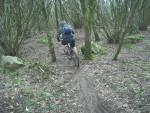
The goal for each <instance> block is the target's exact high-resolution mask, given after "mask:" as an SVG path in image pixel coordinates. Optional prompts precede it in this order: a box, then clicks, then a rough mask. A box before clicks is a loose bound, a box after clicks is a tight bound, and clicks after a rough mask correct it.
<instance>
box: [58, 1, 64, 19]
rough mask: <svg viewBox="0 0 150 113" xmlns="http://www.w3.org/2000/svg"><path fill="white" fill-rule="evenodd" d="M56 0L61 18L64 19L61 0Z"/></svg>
mask: <svg viewBox="0 0 150 113" xmlns="http://www.w3.org/2000/svg"><path fill="white" fill-rule="evenodd" d="M58 1H59V8H60V16H61V20H64V15H63V9H62V1H61V0H58Z"/></svg>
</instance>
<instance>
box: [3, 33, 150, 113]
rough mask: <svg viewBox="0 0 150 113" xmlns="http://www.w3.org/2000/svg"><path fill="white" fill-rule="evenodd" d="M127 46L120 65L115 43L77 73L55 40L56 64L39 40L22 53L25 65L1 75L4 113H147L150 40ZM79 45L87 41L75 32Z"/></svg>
mask: <svg viewBox="0 0 150 113" xmlns="http://www.w3.org/2000/svg"><path fill="white" fill-rule="evenodd" d="M142 34H143V35H144V36H146V38H145V39H144V40H143V41H142V42H140V43H137V44H136V45H131V46H130V47H128V46H125V47H124V48H123V49H122V52H121V54H120V56H119V59H120V60H118V61H116V62H114V61H111V58H112V56H113V53H114V50H115V49H114V48H116V45H107V44H103V46H105V47H106V48H107V54H106V55H103V56H98V57H97V59H96V60H94V61H90V62H88V61H81V67H80V68H79V69H77V68H74V66H73V65H72V63H71V62H70V61H69V60H68V59H67V58H66V57H65V55H64V54H63V47H62V46H61V44H59V43H57V42H56V40H54V42H56V44H55V50H56V56H57V63H56V64H52V63H51V62H50V57H48V45H47V44H44V43H41V42H39V38H40V37H42V38H43V36H44V34H41V36H37V37H36V36H35V37H34V38H32V39H29V40H27V41H26V42H25V45H24V47H23V49H22V51H21V55H22V57H23V58H24V59H25V60H26V61H27V66H26V67H24V68H23V69H21V70H19V71H18V72H17V73H11V74H1V75H0V80H1V81H0V95H1V96H0V113H1V112H2V113H10V112H14V113H24V112H27V113H149V112H150V95H149V94H150V63H149V62H150V37H149V34H150V33H148V32H142ZM76 37H77V40H76V41H77V46H78V47H79V46H81V44H82V42H83V38H84V34H83V31H82V30H78V31H77V33H76Z"/></svg>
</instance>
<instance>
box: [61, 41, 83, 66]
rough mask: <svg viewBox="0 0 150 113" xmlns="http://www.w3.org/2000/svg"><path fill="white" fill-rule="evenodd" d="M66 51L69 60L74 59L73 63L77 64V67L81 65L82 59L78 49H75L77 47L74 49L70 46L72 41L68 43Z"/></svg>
mask: <svg viewBox="0 0 150 113" xmlns="http://www.w3.org/2000/svg"><path fill="white" fill-rule="evenodd" d="M64 53H65V54H66V55H67V57H68V59H69V60H71V61H73V63H74V65H75V66H77V67H79V66H80V61H79V56H78V53H77V51H75V49H73V48H72V47H71V46H70V43H68V44H67V45H66V46H65V50H64Z"/></svg>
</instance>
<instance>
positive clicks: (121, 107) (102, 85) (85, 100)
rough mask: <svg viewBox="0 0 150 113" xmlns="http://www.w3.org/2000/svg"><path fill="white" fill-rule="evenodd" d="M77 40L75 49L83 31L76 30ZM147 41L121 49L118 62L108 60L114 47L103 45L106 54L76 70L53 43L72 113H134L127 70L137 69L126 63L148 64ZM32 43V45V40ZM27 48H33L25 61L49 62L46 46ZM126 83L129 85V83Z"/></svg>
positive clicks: (29, 45) (84, 63) (58, 45)
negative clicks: (72, 107) (134, 46)
mask: <svg viewBox="0 0 150 113" xmlns="http://www.w3.org/2000/svg"><path fill="white" fill-rule="evenodd" d="M147 36H148V35H147ZM76 37H77V40H76V41H77V42H76V43H77V47H80V46H81V45H82V43H83V38H84V34H83V31H82V30H79V32H78V33H77V34H76ZM148 40H149V39H145V40H144V41H143V42H141V43H138V44H136V46H137V47H136V48H138V49H136V48H135V49H133V50H132V49H131V50H127V49H126V48H123V49H122V52H121V54H120V56H119V57H120V59H121V60H119V61H117V62H113V61H111V58H112V55H113V53H114V48H116V47H115V46H114V45H106V48H107V49H108V50H107V55H105V56H100V57H99V58H97V60H95V61H91V62H86V61H84V62H83V61H82V62H81V66H80V68H79V69H77V68H75V67H74V66H73V64H72V63H71V61H70V60H68V59H67V57H66V56H65V55H64V54H63V46H61V44H60V43H58V42H57V41H56V40H54V41H55V42H56V44H55V50H56V56H57V62H56V67H57V68H58V69H59V71H60V74H61V76H62V79H63V80H64V86H65V88H66V89H67V90H68V93H70V95H72V97H73V99H74V102H73V104H74V106H75V108H76V109H77V110H76V111H73V113H74V112H76V113H133V108H132V107H133V106H131V105H128V103H129V102H130V100H129V99H130V97H129V96H128V95H127V94H126V92H127V91H128V90H127V85H128V84H132V81H131V77H130V76H131V75H130V74H131V73H130V70H131V71H132V72H136V71H137V70H136V68H135V67H132V66H129V64H128V62H135V63H136V61H144V60H143V59H147V61H149V59H148V58H149V56H148V55H149V53H148V52H147V51H146V52H145V50H147V48H148V47H149V46H148V43H147V42H148ZM33 42H34V43H35V40H33ZM146 43H147V44H146ZM33 45H34V46H35V47H33ZM146 46H147V47H146ZM27 47H28V48H29V47H31V48H34V51H33V52H31V53H32V54H30V53H27V55H26V56H27V57H28V58H27V59H30V60H31V59H32V58H36V57H38V59H40V60H44V61H45V62H48V63H50V58H49V57H47V55H48V47H47V46H46V45H43V44H37V43H35V44H33V43H29V44H28V45H27ZM145 47H146V48H145ZM27 51H30V50H27ZM31 51H32V49H31ZM146 55H147V56H146ZM132 69H133V70H132ZM138 71H139V70H138ZM129 81H131V83H128V82H129ZM120 87H121V89H123V88H124V89H123V90H124V91H125V92H119V91H118V89H117V88H120ZM114 89H115V90H114ZM119 90H120V89H119ZM126 90H127V91H126ZM118 92H119V93H118ZM129 92H130V91H129ZM124 94H126V95H124ZM129 104H130V103H129Z"/></svg>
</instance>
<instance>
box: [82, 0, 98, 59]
mask: <svg viewBox="0 0 150 113" xmlns="http://www.w3.org/2000/svg"><path fill="white" fill-rule="evenodd" d="M80 3H81V8H82V14H83V20H84V30H85V45H84V56H85V59H87V60H89V59H91V58H92V51H91V33H92V25H93V20H94V8H95V3H96V1H95V0H80Z"/></svg>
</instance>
